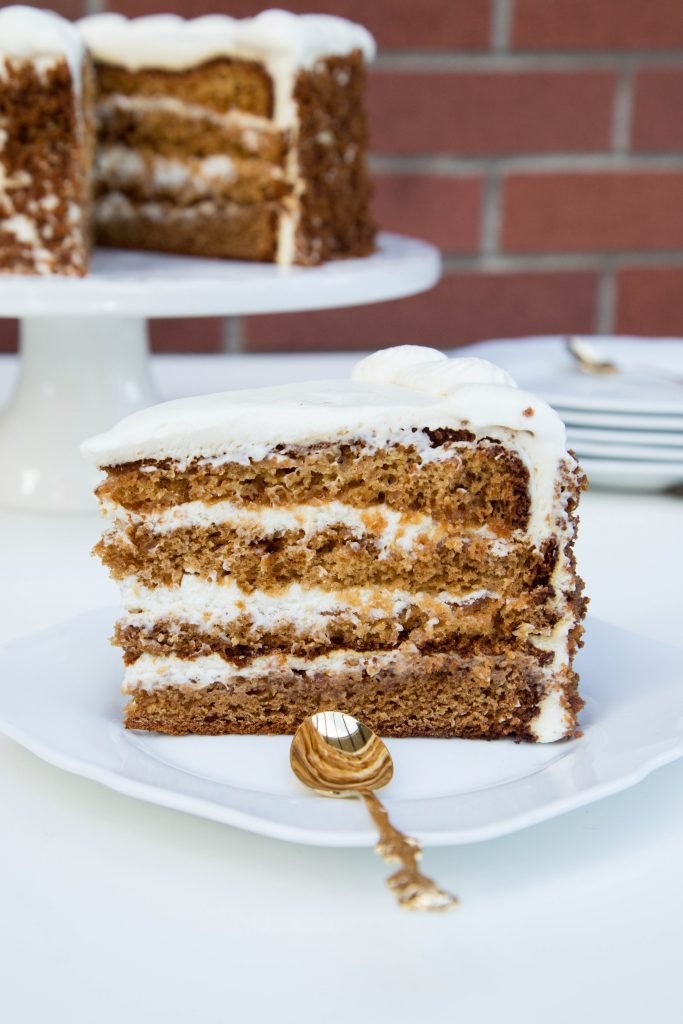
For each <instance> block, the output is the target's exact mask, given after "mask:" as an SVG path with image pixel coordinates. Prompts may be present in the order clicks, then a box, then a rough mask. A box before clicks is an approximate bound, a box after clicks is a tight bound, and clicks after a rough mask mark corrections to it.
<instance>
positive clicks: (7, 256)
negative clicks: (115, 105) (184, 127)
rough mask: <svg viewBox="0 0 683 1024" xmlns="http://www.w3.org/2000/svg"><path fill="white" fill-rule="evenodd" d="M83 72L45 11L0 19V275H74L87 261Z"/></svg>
mask: <svg viewBox="0 0 683 1024" xmlns="http://www.w3.org/2000/svg"><path fill="white" fill-rule="evenodd" d="M92 90H93V82H92V69H91V64H90V60H89V57H88V54H87V52H86V49H85V46H84V43H83V40H82V38H81V35H80V33H79V31H78V30H77V29H76V28H75V27H74V26H73V25H72V24H71V22H69V21H67V20H66V19H65V18H62V17H60V16H59V15H57V14H54V13H52V12H51V11H44V10H38V9H36V8H33V7H23V6H13V7H7V8H4V9H3V10H1V11H0V272H2V273H18V274H36V275H51V274H63V275H67V276H83V275H84V274H85V273H86V272H87V269H88V260H89V252H90V180H91V173H90V171H91V165H92V155H93V154H92V150H93V125H92V119H91V115H90V108H91V103H92Z"/></svg>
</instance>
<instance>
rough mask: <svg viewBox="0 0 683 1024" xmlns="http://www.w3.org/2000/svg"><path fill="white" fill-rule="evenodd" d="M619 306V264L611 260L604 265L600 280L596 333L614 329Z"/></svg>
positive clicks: (608, 332) (597, 298)
mask: <svg viewBox="0 0 683 1024" xmlns="http://www.w3.org/2000/svg"><path fill="white" fill-rule="evenodd" d="M616 308H617V266H616V264H615V263H614V262H612V261H610V262H608V263H607V265H606V266H605V267H603V270H602V273H601V274H600V280H599V281H598V292H597V297H596V302H595V333H596V334H611V333H612V332H613V330H614V325H615V321H616Z"/></svg>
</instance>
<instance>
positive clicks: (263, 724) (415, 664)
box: [125, 652, 582, 741]
mask: <svg viewBox="0 0 683 1024" xmlns="http://www.w3.org/2000/svg"><path fill="white" fill-rule="evenodd" d="M271 660H272V664H267V665H265V664H264V666H263V668H262V669H261V670H259V669H258V668H257V669H255V670H254V671H251V672H249V673H247V674H246V675H242V676H240V675H239V674H235V673H233V674H232V675H228V676H221V673H220V672H218V673H216V681H215V682H211V681H210V680H211V675H212V672H211V670H210V669H207V671H206V680H207V682H206V683H205V684H204V685H202V686H201V687H199V688H198V687H197V686H196V685H195V684H194V683H193V682H192V671H193V670H192V663H188V664H187V666H184V665H183V663H182V662H180V663H175V664H174V666H173V669H172V670H171V669H170V668H169V667H168V666H166V670H167V671H168V672H169V673H170V678H171V679H174V680H175V682H170V683H169V684H167V685H158V686H153V687H149V685H148V688H146V689H145V688H143V687H139V688H137V689H136V690H135V692H134V695H133V697H132V699H131V700H130V701H129V703H128V705H127V708H126V713H125V722H126V725H127V727H128V728H129V729H146V730H152V731H156V732H163V733H168V734H175V735H180V734H183V733H200V734H212V735H217V734H227V733H236V734H248V733H251V734H287V733H292V732H294V731H295V729H296V728H297V726H298V725H299V724H300V722H301V721H302V720H303V719H304V718H305V717H306V716H307V715H309V714H313V713H315V712H318V711H324V710H328V709H336V710H340V711H344V712H346V713H348V714H352V715H355V716H356V717H358V718H360V719H361V720H362V721H364V722H366V723H367V724H368V725H369V726H370V727H371V728H372V729H374V730H376V731H377V732H378V733H380V734H381V735H383V736H442V737H446V736H453V737H455V736H459V737H468V738H482V739H497V738H503V737H511V738H514V739H518V740H531V741H535V740H538V739H539V738H545V739H548V738H552V739H561V738H567V737H570V736H572V735H574V734H575V732H576V716H577V713H578V711H579V710H580V708H581V706H582V701H581V699H580V697H579V696H578V693H577V677H576V675H575V673H574V672H573V671H572V670H571V669H569V668H564V669H561V670H560V671H558V672H556V673H553V674H549V673H548V672H547V671H545V670H544V669H543V668H541V667H539V665H538V663H537V661H536V660H534V659H533V658H531V657H529V656H528V655H526V654H525V653H523V652H508V653H506V654H504V655H481V656H474V657H469V656H466V657H462V656H460V655H458V654H455V653H439V654H429V655H421V654H414V653H413V654H405V653H399V654H396V655H392V656H391V657H388V658H384V659H377V658H375V659H374V660H373V658H372V656H370V657H365V658H360V657H359V658H357V659H356V660H355V661H354V659H353V657H352V656H351V657H349V658H348V659H347V663H346V664H339V665H338V666H337V667H328V668H325V667H324V663H323V664H315V663H312V664H310V665H309V666H308V667H306V666H303V665H298V666H297V667H291V666H287V665H286V664H285V665H283V664H282V663H280V665H278V662H277V660H274V659H271ZM146 670H147V673H148V675H149V674H152V675H153V673H154V665H151V666H146ZM163 670H164V669H163V667H162V666H159V667H158V671H159V672H160V673H162V672H163ZM141 674H142V673H141ZM127 677H128V681H129V686H128V690H129V692H130V691H131V690H132V689H133V687H134V680H135V666H134V667H133V669H132V670H131V669H129V670H128V673H127ZM146 682H147V684H148V679H147V680H146ZM549 696H552V700H553V703H554V706H555V710H556V722H555V725H554V728H553V732H552V734H551V733H549V732H547V731H546V732H545V734H544V735H542V736H539V734H538V725H537V723H538V722H539V715H540V714H541V713H542V712H541V708H542V706H543V703H544V702H545V701H547V700H548V698H549Z"/></svg>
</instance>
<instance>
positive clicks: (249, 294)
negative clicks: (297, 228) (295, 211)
mask: <svg viewBox="0 0 683 1024" xmlns="http://www.w3.org/2000/svg"><path fill="white" fill-rule="evenodd" d="M440 272H441V262H440V257H439V253H438V251H437V250H436V249H435V248H434V247H433V246H431V245H427V244H426V243H425V242H420V241H416V240H415V239H410V238H403V237H401V236H399V235H389V234H383V235H380V238H379V247H378V251H377V252H376V253H375V254H374V255H373V256H370V257H366V258H365V259H353V260H339V261H336V262H332V263H327V264H325V265H324V266H322V267H312V268H302V267H293V268H290V269H283V268H280V267H276V266H273V265H272V264H258V263H242V262H232V261H227V260H205V259H197V258H194V257H192V258H190V257H181V256H165V255H161V254H156V253H141V252H123V251H118V250H103V251H98V252H96V253H95V257H94V261H93V266H92V270H91V273H90V275H89V276H88V277H85V278H80V279H76V278H63V277H51V278H36V277H13V276H10V275H7V276H4V277H0V316H3V317H20V318H21V334H20V337H21V350H20V351H21V362H20V373H19V380H18V383H17V386H16V390H15V393H14V395H13V397H12V398H11V400H10V402H9V404H8V406H7V408H6V409H5V410H4V412H3V414H2V416H0V505H3V506H5V507H10V508H20V509H35V510H41V511H64V512H67V511H82V510H87V509H92V508H93V498H92V488H93V485H94V481H95V479H96V476H97V474H96V473H94V472H93V469H92V467H91V466H88V465H87V464H86V463H85V462H83V461H82V460H81V458H80V456H79V452H78V446H79V444H80V442H81V441H82V440H84V439H85V438H86V437H88V436H90V435H91V434H95V433H98V432H99V431H101V430H106V429H107V428H108V427H110V426H112V424H114V423H115V422H116V421H117V420H118V419H120V418H121V417H122V416H126V415H127V414H128V413H131V412H134V411H135V410H136V409H140V408H143V407H144V406H146V405H150V404H152V403H153V402H155V401H158V399H157V397H156V395H155V394H154V391H153V388H152V385H151V382H150V377H149V373H148V356H147V323H146V320H147V318H148V317H204V316H238V315H250V314H257V313H288V312H295V311H303V310H313V309H329V308H333V307H341V306H359V305H364V304H367V303H370V302H384V301H387V300H389V299H398V298H402V297H404V296H407V295H414V294H416V293H417V292H421V291H426V290H427V289H428V288H431V287H432V285H434V284H435V283H436V282H437V281H438V279H439V276H440ZM322 340H324V342H325V344H326V345H328V346H330V347H332V348H333V347H334V339H333V338H332V339H330V338H325V339H322Z"/></svg>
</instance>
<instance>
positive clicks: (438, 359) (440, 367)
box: [351, 345, 516, 396]
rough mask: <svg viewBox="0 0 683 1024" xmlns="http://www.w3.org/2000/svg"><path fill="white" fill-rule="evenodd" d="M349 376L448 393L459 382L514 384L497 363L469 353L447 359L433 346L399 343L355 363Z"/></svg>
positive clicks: (368, 381) (512, 385)
mask: <svg viewBox="0 0 683 1024" xmlns="http://www.w3.org/2000/svg"><path fill="white" fill-rule="evenodd" d="M351 379H352V380H358V381H365V382H366V383H368V384H398V385H399V386H400V387H405V388H414V389H415V390H416V391H424V392H426V393H427V394H430V395H444V396H445V395H449V394H450V393H451V391H452V390H453V388H454V387H458V385H460V384H504V385H507V386H508V387H512V388H514V387H516V384H515V382H514V380H513V379H512V377H511V376H510V374H509V373H506V371H505V370H502V369H501V368H500V367H499V366H494V365H493V363H489V362H487V360H486V359H477V358H476V357H474V356H468V357H466V358H464V359H449V358H448V356H446V355H444V353H443V352H439V351H438V349H435V348H422V347H421V346H420V345H401V346H399V347H397V348H385V349H382V350H380V351H379V352H375V353H373V355H371V356H367V358H365V359H361V361H360V362H359V363H356V365H355V366H354V368H353V370H352V372H351Z"/></svg>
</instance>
